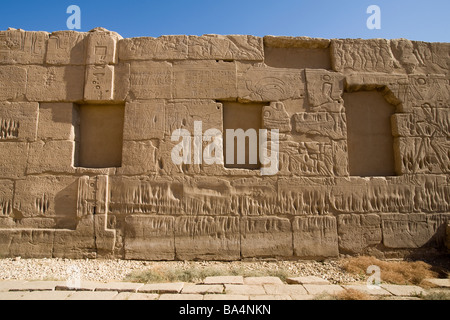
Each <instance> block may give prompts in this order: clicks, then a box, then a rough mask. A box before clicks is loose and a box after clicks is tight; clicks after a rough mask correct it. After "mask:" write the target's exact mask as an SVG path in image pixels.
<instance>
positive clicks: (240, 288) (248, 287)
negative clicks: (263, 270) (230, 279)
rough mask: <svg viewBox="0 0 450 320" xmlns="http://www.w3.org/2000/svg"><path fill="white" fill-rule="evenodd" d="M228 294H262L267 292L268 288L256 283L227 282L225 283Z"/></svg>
mask: <svg viewBox="0 0 450 320" xmlns="http://www.w3.org/2000/svg"><path fill="white" fill-rule="evenodd" d="M225 293H226V294H244V295H260V294H266V290H264V287H263V286H262V285H256V284H243V285H239V284H226V285H225Z"/></svg>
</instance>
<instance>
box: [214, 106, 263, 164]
mask: <svg viewBox="0 0 450 320" xmlns="http://www.w3.org/2000/svg"><path fill="white" fill-rule="evenodd" d="M265 105H267V104H264V103H237V102H224V103H223V130H224V133H223V155H224V160H225V168H230V169H251V170H256V169H260V168H261V163H260V162H259V129H261V128H262V109H263V107H264V106H265ZM228 129H232V130H234V133H236V134H237V133H238V131H237V130H239V129H242V130H243V131H244V133H246V134H247V136H246V137H245V146H244V144H243V143H242V142H241V143H240V142H239V141H238V140H239V139H238V138H237V137H235V138H234V143H233V141H229V140H227V130H228ZM249 129H254V130H250V131H248V130H249ZM252 141H253V143H252ZM255 141H256V142H255ZM233 144H234V160H233V161H227V154H228V155H229V153H227V146H228V145H229V148H228V151H230V150H233V148H232V146H233ZM238 147H239V149H240V150H238ZM239 152H242V153H244V154H245V162H244V163H238V154H239ZM228 158H232V157H231V156H230V155H229V156H228ZM255 158H256V161H251V160H252V159H253V160H254V159H255Z"/></svg>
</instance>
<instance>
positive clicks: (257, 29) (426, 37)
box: [0, 0, 450, 42]
mask: <svg viewBox="0 0 450 320" xmlns="http://www.w3.org/2000/svg"><path fill="white" fill-rule="evenodd" d="M69 5H78V6H79V7H80V8H81V30H80V31H89V30H91V29H93V28H95V27H104V28H107V29H109V30H112V31H116V32H118V33H120V34H121V35H122V36H123V37H124V38H129V37H142V36H151V37H157V36H160V35H171V34H186V35H202V34H211V33H215V34H251V35H256V36H265V35H287V36H310V37H321V38H387V39H394V38H408V39H411V40H422V41H430V42H450V0H420V1H418V0H270V1H269V0H176V1H175V0H163V1H156V0H120V1H118V0H109V1H105V0H89V1H86V0H69V1H66V0H43V1H36V0H22V1H20V0H8V1H6V0H3V1H2V3H1V6H0V30H6V29H7V28H8V27H14V28H21V29H25V30H36V31H37V30H39V31H48V32H52V31H57V30H66V29H67V25H66V21H67V19H68V18H69V16H70V15H69V14H67V13H66V11H67V7H68V6H69ZM370 5H378V6H379V7H380V9H381V29H380V30H369V29H368V28H367V26H366V21H367V19H368V18H369V16H370V14H367V13H366V10H367V8H368V7H369V6H370Z"/></svg>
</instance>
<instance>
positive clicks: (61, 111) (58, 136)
mask: <svg viewBox="0 0 450 320" xmlns="http://www.w3.org/2000/svg"><path fill="white" fill-rule="evenodd" d="M77 122H78V114H77V110H76V107H75V106H74V104H72V103H41V104H40V106H39V124H38V138H39V139H41V140H75V128H76V126H77Z"/></svg>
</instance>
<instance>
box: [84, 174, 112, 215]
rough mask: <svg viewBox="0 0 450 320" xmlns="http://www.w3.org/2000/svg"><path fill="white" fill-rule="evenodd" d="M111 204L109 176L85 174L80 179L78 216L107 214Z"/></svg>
mask: <svg viewBox="0 0 450 320" xmlns="http://www.w3.org/2000/svg"><path fill="white" fill-rule="evenodd" d="M108 204H109V177H108V176H96V177H89V176H83V177H80V178H79V179H78V193H77V217H79V218H82V217H84V216H88V215H93V214H107V213H108Z"/></svg>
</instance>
